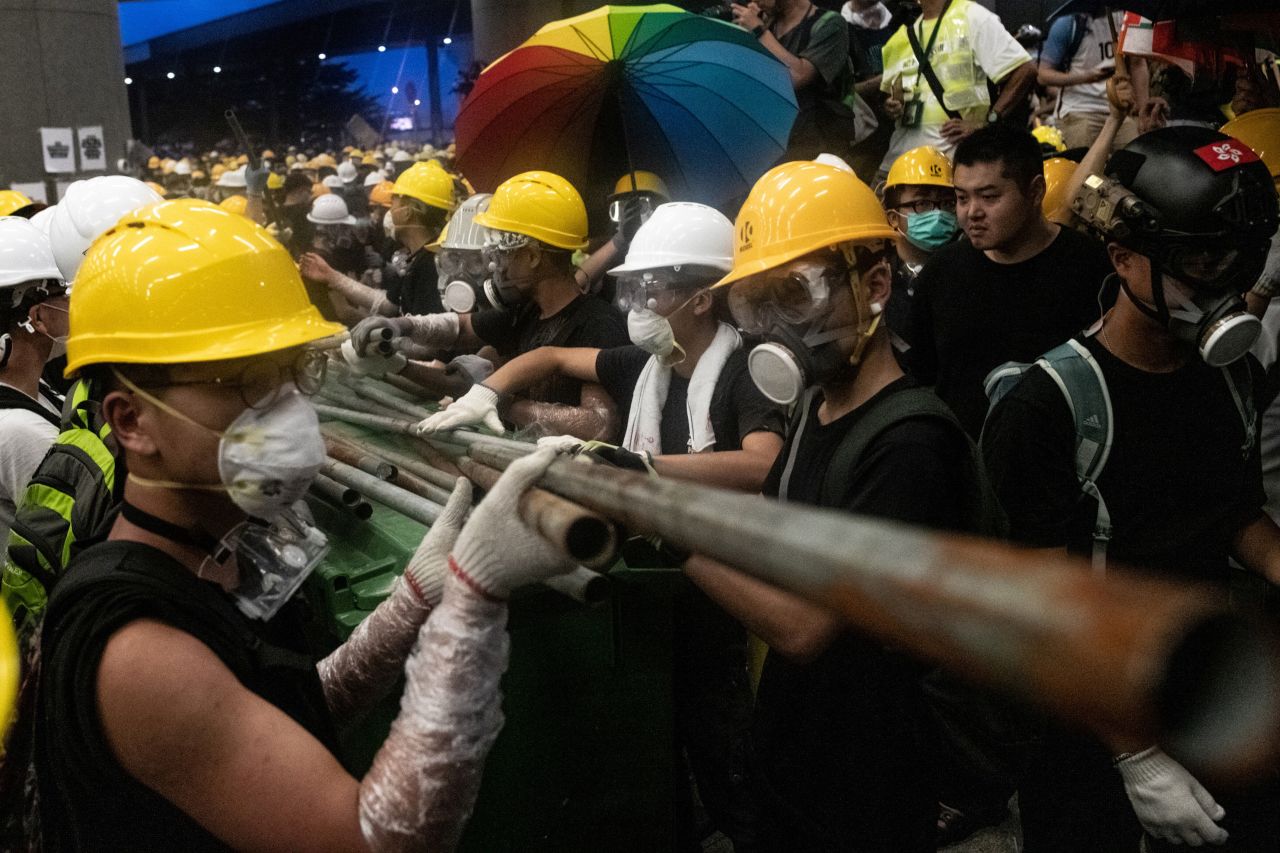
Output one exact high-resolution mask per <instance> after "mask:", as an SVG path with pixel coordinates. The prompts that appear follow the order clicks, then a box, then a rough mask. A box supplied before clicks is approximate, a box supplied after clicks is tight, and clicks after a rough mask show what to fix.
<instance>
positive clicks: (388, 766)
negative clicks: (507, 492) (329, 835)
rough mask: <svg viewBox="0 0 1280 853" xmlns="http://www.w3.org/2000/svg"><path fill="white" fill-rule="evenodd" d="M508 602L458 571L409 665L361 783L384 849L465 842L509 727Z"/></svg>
mask: <svg viewBox="0 0 1280 853" xmlns="http://www.w3.org/2000/svg"><path fill="white" fill-rule="evenodd" d="M506 621H507V607H506V604H505V603H500V602H497V601H491V600H488V599H485V598H482V597H481V596H480V595H479V594H477V593H475V592H472V591H471V590H470V589H469V588H468V587H466V586H465V585H464V584H463V582H462V581H460V580H459V579H458V578H457V577H456V576H454V575H450V576H449V577H448V578H447V579H446V581H445V591H444V599H443V601H441V603H440V606H438V607H437V608H436V609H435V610H434V611H432V613H431V616H430V617H429V618H428V619H427V621H426V623H425V624H424V625H423V626H422V629H421V631H420V633H419V637H418V645H417V647H416V648H415V649H414V651H413V654H412V655H411V656H410V658H409V660H408V662H407V663H406V665H405V677H406V684H405V691H404V697H403V698H402V699H401V701H400V716H398V717H397V718H396V720H395V722H394V723H393V724H392V726H391V734H390V735H388V736H387V740H386V742H385V743H384V744H383V746H382V749H381V750H379V752H378V754H377V756H376V757H375V758H374V762H373V767H372V768H371V769H370V770H369V772H368V773H367V774H366V775H365V777H364V780H363V782H362V783H361V785H360V828H361V830H362V832H363V833H364V837H365V839H366V840H367V841H368V843H369V847H370V849H372V850H375V851H384V850H396V851H399V850H424V851H431V852H432V853H442V851H449V850H453V849H455V848H456V847H457V844H458V840H459V839H460V838H461V836H462V830H463V829H464V827H465V826H466V821H467V818H468V817H470V815H471V810H472V808H473V806H474V805H475V798H476V794H477V792H478V791H479V789H480V777H481V772H482V770H483V768H484V761H485V758H486V756H487V755H488V754H489V749H490V748H491V747H492V746H493V742H494V740H496V739H497V737H498V731H499V730H500V729H501V728H502V707H501V694H500V693H499V681H500V680H501V678H502V673H503V671H504V670H505V669H506V667H507V657H508V652H509V643H508V638H507V632H506Z"/></svg>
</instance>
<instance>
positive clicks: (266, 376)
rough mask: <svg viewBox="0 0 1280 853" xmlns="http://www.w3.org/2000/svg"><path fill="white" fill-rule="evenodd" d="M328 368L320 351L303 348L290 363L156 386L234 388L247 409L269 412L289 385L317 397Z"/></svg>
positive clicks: (256, 365)
mask: <svg viewBox="0 0 1280 853" xmlns="http://www.w3.org/2000/svg"><path fill="white" fill-rule="evenodd" d="M328 367H329V359H328V356H326V355H325V354H324V352H322V351H321V350H318V349H304V350H303V351H302V352H300V353H299V354H298V356H297V358H295V359H294V360H293V361H291V362H279V361H265V360H255V361H253V362H250V363H249V364H246V365H245V366H244V367H243V368H242V369H241V370H240V371H239V372H238V373H236V374H235V375H234V376H215V377H213V378H211V379H180V380H174V381H165V382H160V383H156V386H155V387H159V388H179V387H182V386H184V385H218V386H221V387H223V388H234V389H236V390H238V391H239V392H240V399H241V401H242V402H243V403H244V404H245V406H246V407H247V408H250V409H269V408H271V407H272V406H273V405H275V404H276V402H278V401H279V400H280V396H281V395H282V394H283V393H284V392H285V390H286V389H287V388H289V386H290V385H292V386H293V387H295V388H297V389H298V391H299V392H300V393H301V394H303V395H305V396H307V397H312V396H315V394H316V392H318V391H319V390H320V386H321V385H323V384H324V377H325V374H326V372H327V371H328Z"/></svg>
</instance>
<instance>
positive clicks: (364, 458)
mask: <svg viewBox="0 0 1280 853" xmlns="http://www.w3.org/2000/svg"><path fill="white" fill-rule="evenodd" d="M324 449H325V452H326V453H328V454H329V455H330V456H332V457H333V458H334V459H337V460H338V461H339V462H344V463H346V464H347V465H350V466H352V467H354V468H359V469H360V470H361V471H363V472H365V473H366V474H372V475H373V476H375V477H377V478H378V479H379V480H394V479H395V478H396V474H397V473H399V472H398V471H397V470H396V466H395V465H393V464H391V463H390V462H388V461H387V460H386V459H381V458H379V457H377V456H374V455H373V454H371V453H366V452H365V451H364V450H362V449H360V448H358V447H356V446H355V445H354V444H352V443H349V442H346V441H342V440H341V439H338V438H335V437H333V436H331V435H326V436H325V437H324Z"/></svg>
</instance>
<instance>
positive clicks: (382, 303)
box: [329, 275, 399, 316]
mask: <svg viewBox="0 0 1280 853" xmlns="http://www.w3.org/2000/svg"><path fill="white" fill-rule="evenodd" d="M329 286H330V287H332V288H333V289H334V290H336V291H337V292H338V293H340V294H342V298H343V299H345V300H347V302H349V303H351V305H352V306H353V307H355V308H359V309H361V310H363V311H366V312H367V313H369V314H371V315H372V314H382V315H386V316H393V315H395V314H398V313H399V311H397V310H395V306H393V305H391V304H390V303H389V302H388V301H387V292H386V291H385V290H379V289H378V288H376V287H369V286H368V285H367V284H361V283H360V282H358V281H356V280H355V279H352V278H348V277H347V276H345V275H335V276H334V277H333V278H331V279H330V280H329ZM388 307H389V308H391V309H392V310H390V311H387V310H384V308H388Z"/></svg>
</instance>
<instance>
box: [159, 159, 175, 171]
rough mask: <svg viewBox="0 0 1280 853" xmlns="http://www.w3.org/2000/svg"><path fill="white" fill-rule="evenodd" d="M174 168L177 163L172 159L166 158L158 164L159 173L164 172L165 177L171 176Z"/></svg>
mask: <svg viewBox="0 0 1280 853" xmlns="http://www.w3.org/2000/svg"><path fill="white" fill-rule="evenodd" d="M176 168H178V161H177V160H175V159H173V158H172V157H166V158H165V159H164V160H162V161H161V163H160V171H162V172H164V173H165V174H166V175H172V174H173V170H174V169H176Z"/></svg>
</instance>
